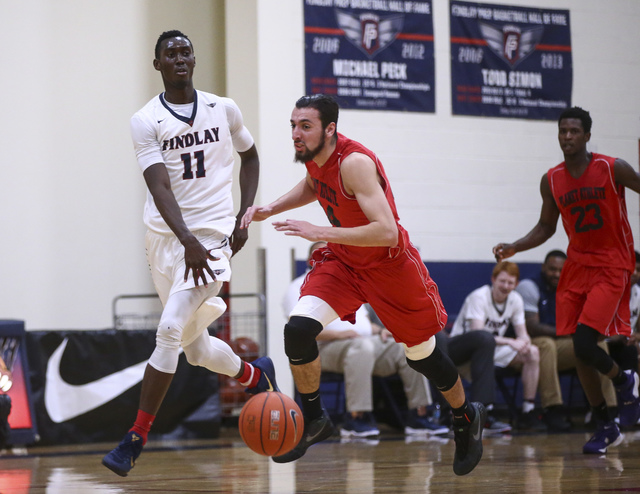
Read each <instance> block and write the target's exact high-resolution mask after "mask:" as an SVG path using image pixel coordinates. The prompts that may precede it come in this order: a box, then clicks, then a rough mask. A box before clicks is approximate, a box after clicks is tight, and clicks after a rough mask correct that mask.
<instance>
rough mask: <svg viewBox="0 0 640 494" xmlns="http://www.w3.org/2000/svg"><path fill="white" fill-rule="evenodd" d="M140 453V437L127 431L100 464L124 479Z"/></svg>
mask: <svg viewBox="0 0 640 494" xmlns="http://www.w3.org/2000/svg"><path fill="white" fill-rule="evenodd" d="M141 452H142V437H141V436H140V435H139V434H137V433H136V432H133V431H129V432H127V433H126V434H125V436H124V439H123V440H122V441H120V444H118V446H117V447H116V448H115V449H112V450H111V451H110V452H109V453H107V454H106V455H105V457H104V458H102V464H103V465H104V466H105V467H107V468H108V469H110V470H112V471H114V472H115V473H117V474H118V475H120V476H121V477H126V476H127V474H128V473H129V471H130V470H131V469H132V468H133V467H134V465H135V463H136V460H137V459H138V456H140V453H141Z"/></svg>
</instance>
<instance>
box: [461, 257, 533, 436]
mask: <svg viewBox="0 0 640 494" xmlns="http://www.w3.org/2000/svg"><path fill="white" fill-rule="evenodd" d="M519 277H520V270H519V269H518V266H517V264H515V263H513V262H508V261H506V262H505V261H502V262H499V263H498V264H496V266H495V267H494V268H493V273H492V275H491V285H484V286H482V287H480V288H478V289H476V290H474V291H473V292H471V293H470V294H469V295H468V296H467V298H466V299H465V301H464V303H463V304H462V309H461V310H460V313H459V314H458V318H457V319H456V322H455V323H454V325H453V328H452V330H451V340H450V341H449V351H450V353H449V355H450V357H451V359H452V360H453V361H454V363H455V364H456V365H461V364H463V363H464V362H460V361H459V360H458V361H456V360H457V359H456V356H457V355H456V354H457V348H456V347H460V346H462V345H465V344H466V346H470V345H471V344H474V343H471V340H472V339H473V338H475V337H476V335H477V334H478V332H481V331H482V332H487V333H488V334H489V335H491V337H492V338H493V340H494V341H495V350H494V365H495V366H497V367H512V368H514V369H516V370H518V371H521V372H522V386H523V403H522V414H521V416H520V417H519V420H518V427H519V428H521V429H530V428H537V427H538V426H539V422H538V419H537V417H536V415H535V413H534V408H535V398H536V390H537V388H538V377H539V371H540V367H539V365H540V355H539V352H538V348H537V347H536V346H535V345H532V344H531V339H530V338H529V335H528V334H527V328H526V326H525V319H524V307H523V302H522V297H521V296H520V295H519V294H518V293H517V292H515V291H514V289H515V287H516V285H517V284H518V279H519ZM509 325H512V326H513V328H514V330H515V334H516V337H515V338H510V337H507V336H505V333H506V332H507V329H508V328H509ZM465 340H467V341H466V342H465ZM475 344H477V343H475ZM485 372H487V371H485ZM488 373H489V374H490V376H491V380H492V385H493V382H494V379H495V378H494V372H493V369H491V371H489V372H488ZM477 377H478V376H477V375H473V370H472V382H473V380H475V379H476V378H477ZM484 377H485V378H486V379H487V380H488V377H487V376H484ZM474 399H478V398H477V397H476V396H474Z"/></svg>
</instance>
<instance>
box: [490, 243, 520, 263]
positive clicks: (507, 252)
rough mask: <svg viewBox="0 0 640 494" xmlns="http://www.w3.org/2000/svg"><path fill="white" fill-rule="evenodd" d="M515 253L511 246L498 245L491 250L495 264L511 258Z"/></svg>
mask: <svg viewBox="0 0 640 494" xmlns="http://www.w3.org/2000/svg"><path fill="white" fill-rule="evenodd" d="M515 253H516V249H514V248H513V245H512V244H498V245H496V246H495V247H494V248H493V255H494V256H495V258H496V261H497V262H500V261H502V260H503V259H506V258H508V257H511V256H513V255H514V254H515Z"/></svg>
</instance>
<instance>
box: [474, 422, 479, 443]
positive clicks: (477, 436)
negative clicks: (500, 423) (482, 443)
mask: <svg viewBox="0 0 640 494" xmlns="http://www.w3.org/2000/svg"><path fill="white" fill-rule="evenodd" d="M473 439H475V440H476V441H477V440H478V439H480V427H479V426H478V430H477V431H476V433H475V434H474V435H473Z"/></svg>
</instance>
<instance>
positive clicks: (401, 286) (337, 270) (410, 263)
mask: <svg viewBox="0 0 640 494" xmlns="http://www.w3.org/2000/svg"><path fill="white" fill-rule="evenodd" d="M305 295H313V296H315V297H318V298H320V299H322V300H324V301H325V302H326V303H327V304H329V305H330V306H331V308H333V310H335V311H336V312H337V313H338V315H339V316H340V318H341V319H342V320H345V321H348V320H354V317H355V312H356V310H358V308H359V307H360V306H361V305H362V304H363V303H367V302H368V303H369V304H370V305H371V307H372V308H373V310H374V311H375V313H376V314H377V316H378V317H379V318H380V321H382V323H383V324H384V326H385V327H386V328H387V329H388V330H389V331H390V332H391V333H392V334H393V336H394V338H395V340H396V341H398V342H401V343H404V344H405V345H407V346H415V345H419V344H420V343H423V342H425V341H427V340H428V339H429V338H430V337H431V336H433V335H434V334H436V333H437V332H438V331H440V330H441V329H442V328H444V326H445V324H446V323H447V313H446V311H445V309H444V306H443V304H442V300H441V299H440V294H439V293H438V287H437V285H436V284H435V282H434V281H433V280H432V279H431V278H430V277H429V273H428V271H427V268H426V267H425V265H424V263H423V262H422V260H421V259H420V255H419V253H418V251H417V250H416V249H415V247H413V246H411V247H410V248H408V249H407V250H406V251H405V252H404V253H402V254H400V255H399V256H398V257H397V258H395V259H390V260H389V262H385V263H383V264H382V265H379V266H377V267H375V268H369V269H354V268H352V267H350V266H348V265H346V264H344V263H343V262H342V261H340V260H339V259H338V258H337V257H336V256H335V254H334V253H333V252H331V250H330V249H328V248H324V249H319V250H316V251H315V252H314V254H313V262H312V269H311V271H310V272H309V274H308V275H307V278H306V282H305V283H304V284H303V286H302V288H301V290H300V296H301V297H302V296H305Z"/></svg>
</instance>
